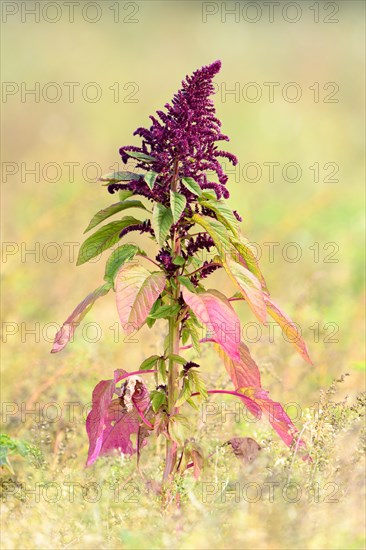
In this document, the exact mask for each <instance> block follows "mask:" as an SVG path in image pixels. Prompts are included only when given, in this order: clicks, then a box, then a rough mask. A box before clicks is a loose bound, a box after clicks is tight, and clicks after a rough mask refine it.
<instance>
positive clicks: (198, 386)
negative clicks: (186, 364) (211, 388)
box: [188, 370, 208, 399]
mask: <svg viewBox="0 0 366 550" xmlns="http://www.w3.org/2000/svg"><path fill="white" fill-rule="evenodd" d="M188 378H189V380H190V382H191V387H192V389H193V391H194V392H199V393H200V395H201V397H202V398H203V399H207V397H208V393H207V388H206V384H205V383H204V381H203V380H202V378H201V377H200V375H199V374H198V372H196V371H194V370H190V371H189V372H188ZM192 393H193V392H192Z"/></svg>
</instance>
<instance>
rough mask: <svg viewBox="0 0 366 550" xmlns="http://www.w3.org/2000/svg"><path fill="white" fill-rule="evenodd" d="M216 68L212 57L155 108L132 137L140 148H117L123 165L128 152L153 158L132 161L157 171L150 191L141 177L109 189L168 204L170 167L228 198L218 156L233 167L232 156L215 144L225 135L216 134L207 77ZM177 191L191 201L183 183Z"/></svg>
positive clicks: (217, 64) (217, 63)
mask: <svg viewBox="0 0 366 550" xmlns="http://www.w3.org/2000/svg"><path fill="white" fill-rule="evenodd" d="M220 68H221V62H220V61H215V62H214V63H212V64H211V65H208V66H204V67H202V68H201V69H199V70H197V71H195V72H194V73H193V74H192V75H191V76H187V77H186V80H185V81H183V82H182V88H181V90H179V91H178V92H177V94H176V95H175V96H174V98H173V100H172V103H171V104H169V103H167V104H166V105H165V109H166V111H165V112H164V111H157V116H151V117H150V118H151V121H152V125H151V126H150V128H149V129H147V128H138V129H137V130H136V131H135V133H134V135H137V136H140V137H141V138H142V145H141V147H136V146H131V145H130V146H125V147H121V149H120V154H121V157H122V161H123V162H124V163H126V162H127V161H128V159H129V158H130V157H129V153H130V152H138V153H143V154H145V155H149V156H152V157H154V159H155V160H154V162H147V161H146V160H144V159H142V160H140V159H139V160H138V162H137V167H138V168H142V169H143V170H145V171H149V170H153V171H154V172H156V173H158V174H159V175H158V177H157V179H156V181H155V184H154V187H153V189H152V190H150V189H149V187H148V186H147V184H146V183H145V182H144V181H143V179H142V177H141V180H140V181H133V182H129V183H125V184H122V183H121V184H119V183H117V184H116V183H114V184H111V185H110V186H109V191H110V192H112V193H113V192H114V191H115V190H117V189H130V190H131V191H133V192H134V194H140V195H143V196H146V197H148V198H150V199H152V200H154V201H157V202H160V203H162V204H165V205H168V204H169V189H170V186H171V183H172V174H173V172H174V170H175V171H176V177H177V179H178V180H179V179H180V178H182V177H192V178H193V179H194V180H195V181H196V182H197V183H198V184H199V185H200V186H201V188H202V189H213V190H214V191H215V192H216V195H217V197H218V198H221V197H224V198H227V197H228V196H229V192H228V190H227V189H226V187H225V185H226V182H227V180H228V177H227V175H226V174H225V173H224V172H223V170H222V168H221V165H220V163H219V160H218V159H219V158H220V157H224V158H226V159H228V160H229V161H230V162H231V163H232V164H234V165H235V164H237V158H236V157H235V156H234V155H232V154H231V153H228V152H226V151H222V150H221V149H219V148H218V146H217V144H216V143H217V142H219V141H228V140H229V138H228V137H227V136H225V135H224V134H222V133H221V130H220V127H221V122H220V121H219V120H218V119H217V118H216V117H215V108H214V104H213V101H212V100H211V99H210V95H212V94H213V93H214V86H213V84H212V79H213V78H214V76H215V75H216V74H217V73H218V72H219V70H220ZM207 171H210V172H213V173H215V174H216V177H217V180H218V181H210V180H209V179H208V177H207V174H206V172H207ZM179 191H180V192H181V193H182V194H184V195H185V196H186V198H187V201H188V203H189V202H192V201H193V200H195V196H194V195H193V194H192V193H191V192H190V191H189V190H188V189H186V188H185V187H183V186H181V187H180V189H179Z"/></svg>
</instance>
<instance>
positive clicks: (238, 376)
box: [215, 342, 262, 417]
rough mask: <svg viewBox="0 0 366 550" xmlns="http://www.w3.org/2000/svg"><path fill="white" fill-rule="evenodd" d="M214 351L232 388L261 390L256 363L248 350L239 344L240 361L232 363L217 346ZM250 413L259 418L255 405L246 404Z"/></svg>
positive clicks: (258, 410) (242, 343) (241, 343)
mask: <svg viewBox="0 0 366 550" xmlns="http://www.w3.org/2000/svg"><path fill="white" fill-rule="evenodd" d="M215 350H216V351H217V353H218V354H219V356H220V357H221V359H222V360H223V363H224V365H225V368H226V370H227V372H228V374H229V376H230V378H231V381H232V383H233V384H234V388H235V389H236V390H237V389H238V388H243V387H247V386H251V387H257V388H261V387H262V384H261V376H260V372H259V368H258V365H257V363H256V362H255V361H254V359H253V358H252V356H251V355H250V352H249V349H248V347H247V346H246V344H244V342H240V360H239V361H234V360H233V359H232V358H231V357H229V355H228V354H227V353H226V352H225V351H224V350H223V349H222V348H221V347H220V346H218V345H217V344H215ZM246 404H247V406H248V409H249V410H250V412H251V413H252V414H253V415H254V416H257V417H260V409H258V407H257V405H253V404H252V403H246Z"/></svg>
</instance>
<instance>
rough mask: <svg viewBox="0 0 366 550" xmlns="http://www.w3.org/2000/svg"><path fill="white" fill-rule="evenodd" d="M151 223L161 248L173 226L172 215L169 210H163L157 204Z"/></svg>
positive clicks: (161, 206)
mask: <svg viewBox="0 0 366 550" xmlns="http://www.w3.org/2000/svg"><path fill="white" fill-rule="evenodd" d="M151 223H152V227H153V230H154V233H155V236H156V239H157V241H158V243H159V245H160V246H163V244H164V242H165V239H166V238H167V236H168V234H169V231H170V228H171V226H172V224H173V214H172V212H171V210H170V208H165V206H163V205H162V204H160V203H159V202H157V203H156V204H155V206H154V210H153V215H152V220H151Z"/></svg>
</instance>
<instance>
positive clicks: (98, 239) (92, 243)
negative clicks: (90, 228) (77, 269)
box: [76, 216, 141, 265]
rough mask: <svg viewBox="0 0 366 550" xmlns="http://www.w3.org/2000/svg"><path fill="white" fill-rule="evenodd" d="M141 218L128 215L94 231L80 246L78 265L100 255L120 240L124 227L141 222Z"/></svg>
mask: <svg viewBox="0 0 366 550" xmlns="http://www.w3.org/2000/svg"><path fill="white" fill-rule="evenodd" d="M140 223H141V220H136V219H135V218H132V217H131V216H126V217H125V218H122V219H121V220H118V221H115V222H110V223H108V224H107V225H104V226H103V227H101V228H100V229H98V231H96V232H95V233H93V235H91V236H90V237H88V238H87V239H86V241H84V242H83V244H82V245H81V247H80V251H79V256H78V260H77V262H76V265H82V264H84V263H85V262H88V261H89V260H91V259H92V258H95V257H96V256H98V255H99V254H100V253H101V252H103V251H104V250H107V249H108V248H110V247H111V246H113V245H114V244H116V242H117V241H118V240H119V234H120V233H121V231H122V229H125V228H126V227H128V226H130V225H136V224H140Z"/></svg>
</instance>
